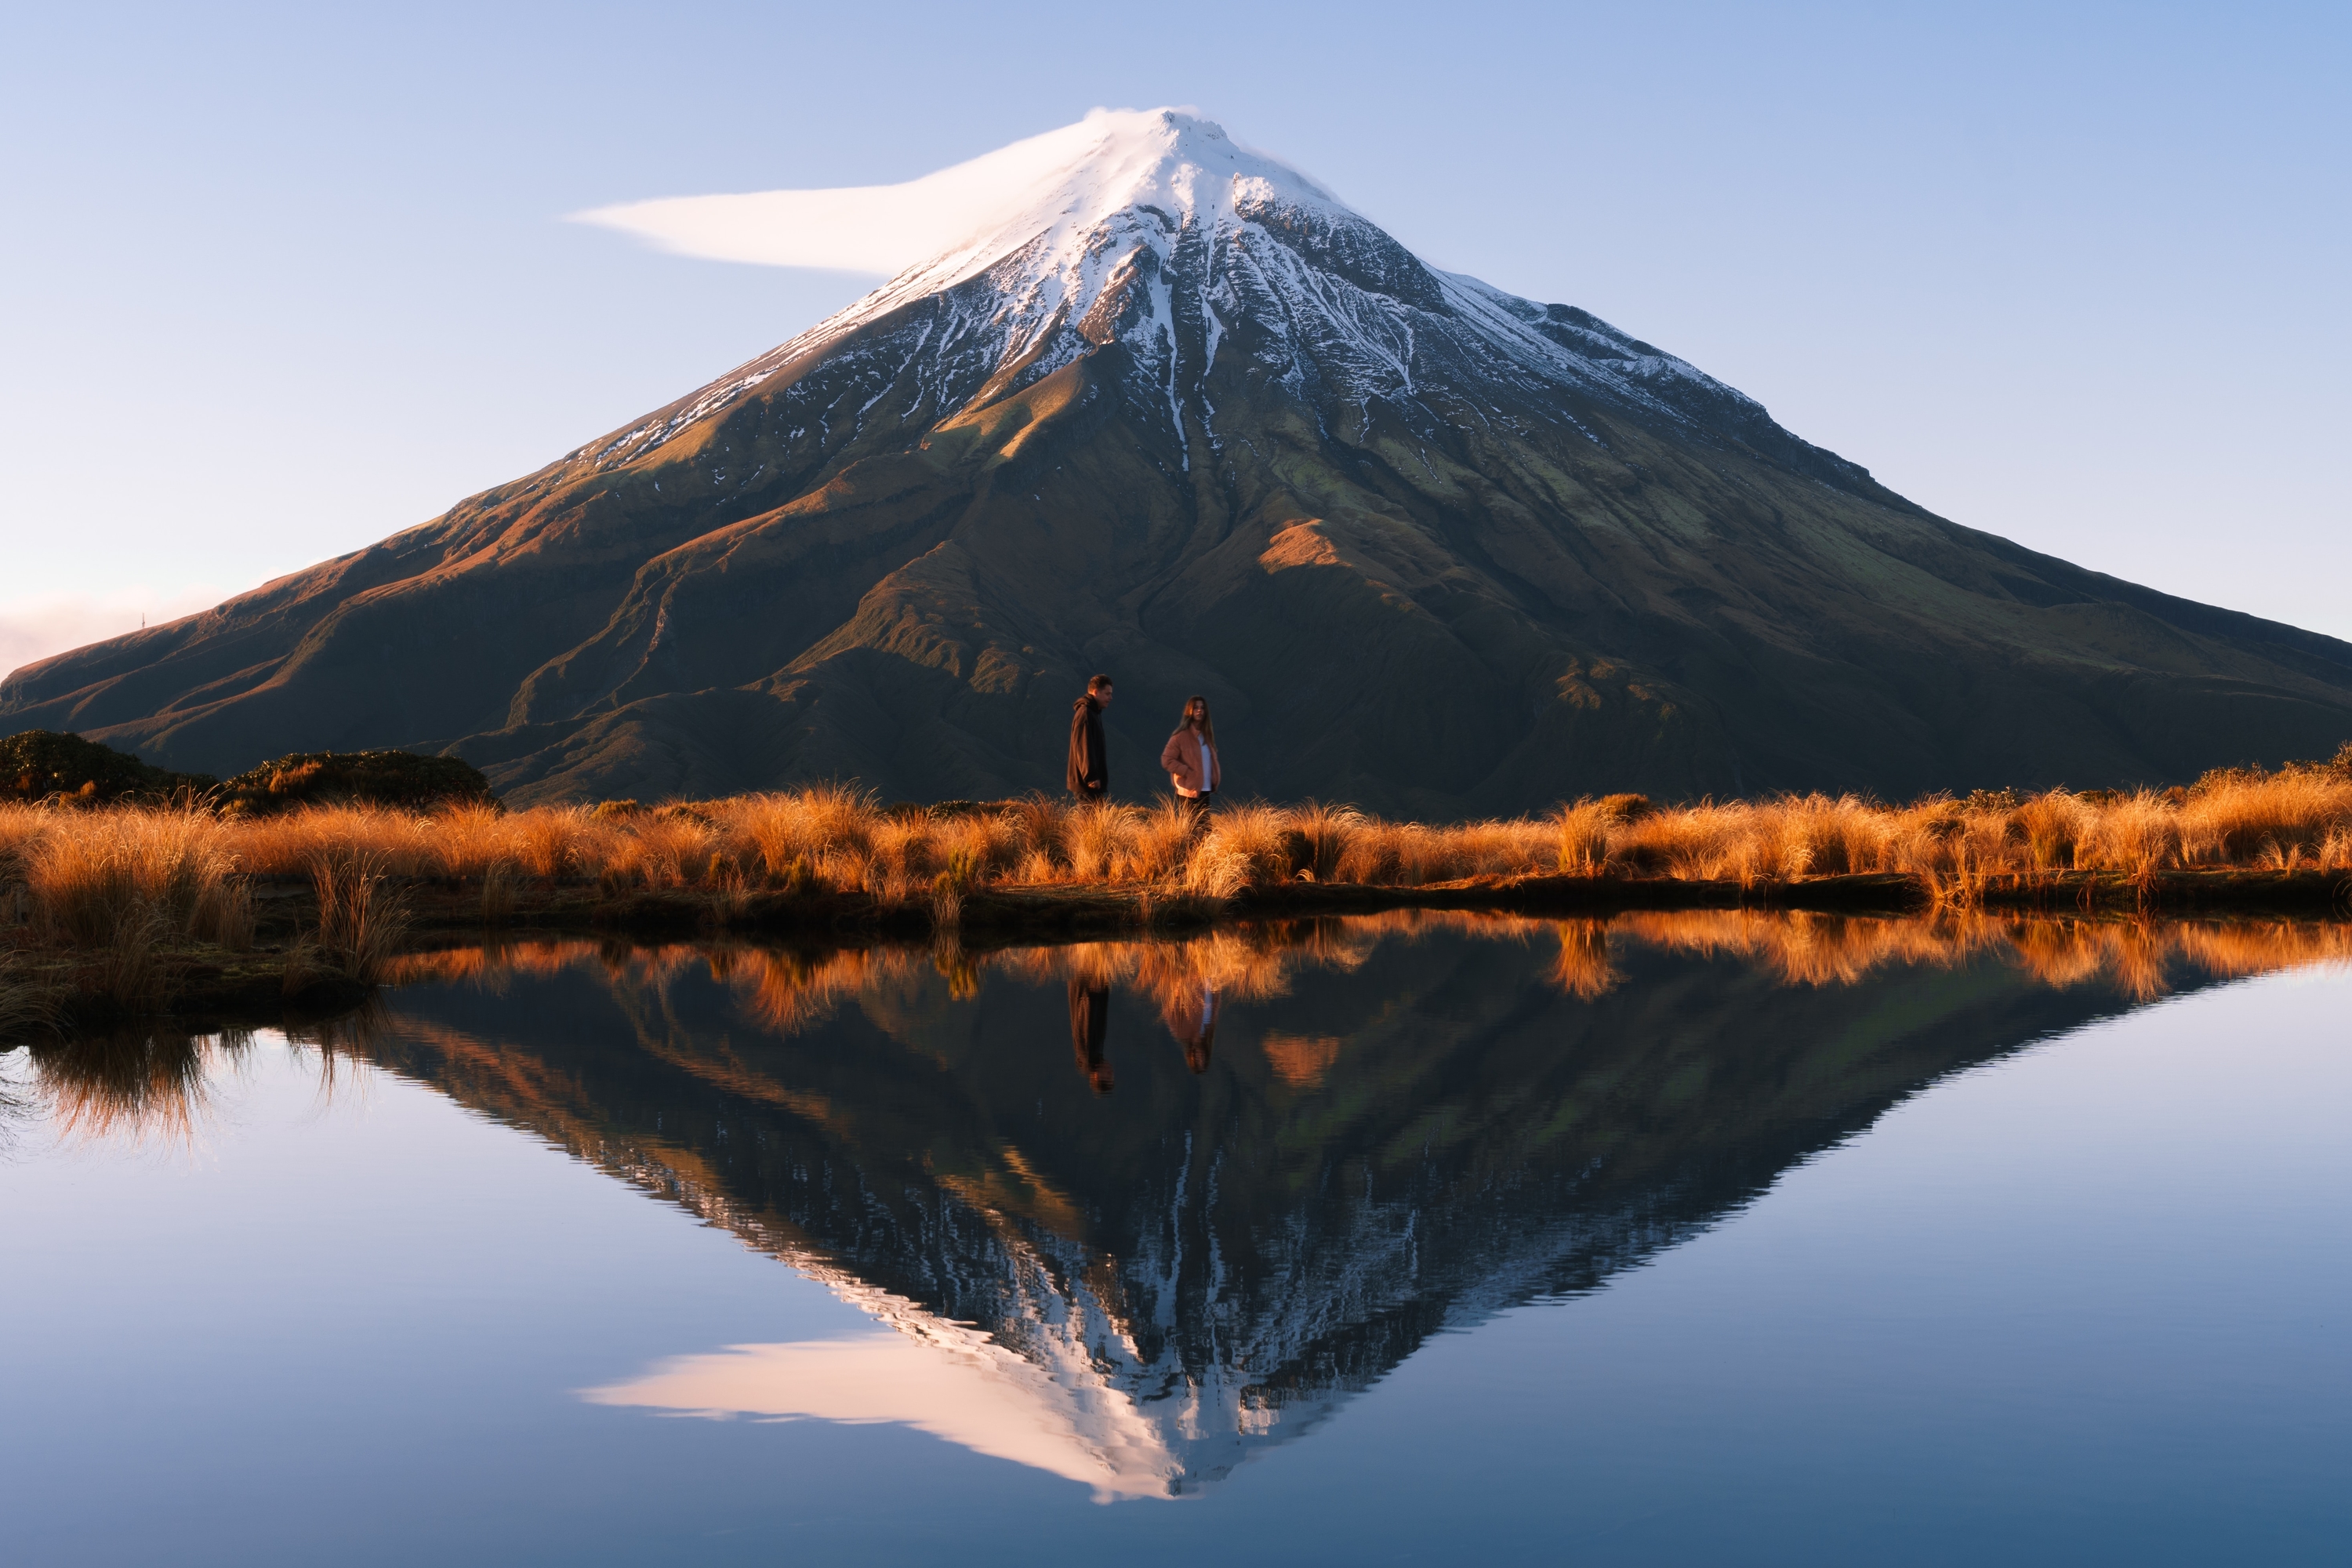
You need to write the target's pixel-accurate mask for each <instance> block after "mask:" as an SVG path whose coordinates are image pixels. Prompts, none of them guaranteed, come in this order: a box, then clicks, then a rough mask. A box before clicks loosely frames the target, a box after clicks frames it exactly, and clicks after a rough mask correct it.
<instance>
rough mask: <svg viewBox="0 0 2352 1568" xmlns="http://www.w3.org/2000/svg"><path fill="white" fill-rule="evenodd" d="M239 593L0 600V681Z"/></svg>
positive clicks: (142, 592)
mask: <svg viewBox="0 0 2352 1568" xmlns="http://www.w3.org/2000/svg"><path fill="white" fill-rule="evenodd" d="M243 591H244V590H232V589H224V588H218V587H215V586H213V585H211V584H194V585H191V586H188V587H184V588H155V587H151V586H149V585H148V584H143V583H141V584H132V585H131V586H130V587H127V588H118V589H114V590H111V591H110V592H107V593H103V594H37V595H32V596H30V597H28V598H22V599H0V675H5V674H6V673H8V672H9V671H10V670H15V669H22V668H24V667H25V666H26V665H28V664H38V663H39V662H40V661H41V660H43V659H45V658H56V657H57V656H58V654H61V653H71V652H72V651H73V650H74V649H76V648H78V647H89V645H90V644H91V643H95V642H104V641H105V640H106V639H107V638H109V637H121V635H122V634H123V633H125V632H135V631H137V630H139V629H140V628H141V627H142V626H164V625H167V624H169V623H170V622H173V621H176V620H179V619H180V618H181V617H183V616H193V615H198V614H201V613H202V612H204V611H205V610H209V609H211V608H212V607H213V606H214V605H217V604H219V603H220V602H221V601H222V600H224V599H226V598H230V597H232V596H233V595H235V594H236V593H238V592H243Z"/></svg>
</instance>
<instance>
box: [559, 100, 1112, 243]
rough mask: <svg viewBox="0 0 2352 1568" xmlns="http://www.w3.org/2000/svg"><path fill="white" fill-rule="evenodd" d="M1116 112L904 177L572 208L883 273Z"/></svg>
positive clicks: (680, 239)
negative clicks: (886, 182) (814, 188)
mask: <svg viewBox="0 0 2352 1568" xmlns="http://www.w3.org/2000/svg"><path fill="white" fill-rule="evenodd" d="M1120 118H1133V116H1132V115H1127V116H1121V115H1118V114H1115V113H1113V111H1110V110H1100V109H1097V110H1095V111H1094V112H1093V113H1091V114H1089V115H1087V117H1086V118H1085V119H1084V120H1082V121H1078V122H1077V123H1076V124H1075V125H1065V126H1063V127H1062V128H1061V129H1060V130H1058V131H1048V132H1045V134H1044V135H1042V136H1032V137H1030V138H1028V139H1027V140H1026V141H1023V142H1013V144H1012V145H1011V146H1009V147H1000V148H998V149H997V150H996V151H995V152H993V153H985V154H983V155H982V156H981V157H978V158H974V159H972V160H971V162H969V163H958V164H956V165H955V166H954V167H952V168H948V169H941V170H940V171H939V172H938V173H937V174H926V175H924V176H923V177H922V178H921V179H919V180H908V182H906V183H905V184H898V185H846V186H842V187H840V188H837V189H834V190H819V191H754V192H751V193H748V194H744V195H715V196H671V197H667V198H665V199H663V200H659V201H650V202H632V203H629V204H627V205H621V206H610V207H598V208H596V209H594V210H593V211H591V212H583V213H574V214H572V221H574V222H576V223H593V224H600V225H602V226H604V227H607V228H617V229H620V230H622V231H623V232H625V233H628V234H634V235H636V236H638V237H641V238H644V239H646V240H649V241H651V242H652V243H653V244H654V245H656V246H657V247H660V248H661V249H664V250H667V251H670V252H672V253H674V254H676V255H679V256H698V257H703V258H708V259H710V260H714V261H748V262H752V263H755V264H758V265H761V266H767V267H823V268H834V269H836V270H839V271H845V272H876V273H880V274H883V275H884V276H886V277H887V276H888V275H889V274H891V273H895V272H898V271H899V270H900V269H901V268H907V267H911V266H913V265H914V264H915V263H916V262H919V261H922V260H926V259H928V258H930V257H933V256H936V255H938V254H940V252H941V251H944V250H947V249H949V248H950V247H953V246H955V245H956V244H957V243H958V242H959V241H961V240H965V239H969V238H971V237H972V235H973V233H974V231H975V230H977V229H978V228H979V227H980V226H982V225H983V224H985V223H987V222H988V221H989V220H990V219H991V218H992V217H995V216H998V215H1000V214H1002V213H1003V211H1004V210H1005V209H1006V207H1007V206H1009V205H1014V204H1017V203H1018V202H1019V201H1020V199H1021V198H1022V197H1023V196H1024V195H1027V194H1028V193H1029V192H1030V191H1032V190H1033V189H1034V187H1036V186H1037V185H1038V184H1039V183H1040V182H1042V181H1044V180H1045V179H1047V178H1049V177H1051V176H1053V175H1054V174H1058V173H1060V172H1061V171H1063V170H1064V169H1066V168H1067V167H1068V166H1069V164H1070V163H1073V162H1074V161H1075V160H1076V159H1077V158H1079V157H1080V156H1082V155H1083V154H1084V153H1086V152H1087V149H1088V148H1089V147H1091V146H1092V145H1094V144H1095V143H1096V142H1099V141H1100V140H1101V139H1102V138H1103V136H1104V134H1105V132H1106V130H1107V128H1108V123H1109V122H1111V121H1115V120H1118V119H1120Z"/></svg>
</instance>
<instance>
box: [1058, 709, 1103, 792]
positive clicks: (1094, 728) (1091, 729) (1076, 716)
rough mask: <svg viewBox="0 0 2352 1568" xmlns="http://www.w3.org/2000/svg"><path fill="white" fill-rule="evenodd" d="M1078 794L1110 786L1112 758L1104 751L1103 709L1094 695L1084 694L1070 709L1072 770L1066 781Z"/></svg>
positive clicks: (1071, 790)
mask: <svg viewBox="0 0 2352 1568" xmlns="http://www.w3.org/2000/svg"><path fill="white" fill-rule="evenodd" d="M1063 782H1064V783H1066V784H1068V785H1069V786H1070V793H1071V794H1072V795H1104V794H1107V793H1108V791H1109V789H1110V758H1109V757H1108V756H1107V755H1105V754H1104V752H1103V732H1102V710H1101V709H1099V708H1097V707H1096V706H1095V700H1094V699H1093V698H1091V697H1081V698H1079V699H1078V705H1077V707H1076V708H1075V709H1073V710H1071V712H1070V772H1069V776H1068V778H1066V780H1064V781H1063Z"/></svg>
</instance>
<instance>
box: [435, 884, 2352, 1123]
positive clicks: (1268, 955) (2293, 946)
mask: <svg viewBox="0 0 2352 1568" xmlns="http://www.w3.org/2000/svg"><path fill="white" fill-rule="evenodd" d="M1437 932H1449V933H1456V934H1462V935H1467V936H1473V937H1477V938H1480V939H1483V940H1486V941H1502V942H1538V941H1544V942H1557V943H1558V957H1557V958H1556V959H1555V960H1554V961H1553V963H1552V964H1551V966H1550V970H1549V978H1550V980H1551V982H1552V984H1555V985H1557V986H1558V987H1559V990H1560V991H1561V992H1563V993H1564V994H1568V995H1571V996H1575V997H1577V998H1580V999H1581V1000H1586V1001H1591V1000H1593V999H1595V998H1598V997H1601V996H1603V995H1606V994H1609V993H1610V992H1612V991H1613V990H1615V989H1616V988H1617V987H1618V986H1620V985H1622V984H1623V973H1622V967H1621V961H1622V957H1623V955H1624V952H1625V950H1626V948H1627V947H1628V946H1629V945H1631V946H1639V947H1645V948H1649V949H1652V950H1654V951H1659V952H1670V953H1676V954H1681V955H1684V956H1687V957H1692V958H1698V959H1705V960H1708V961H1716V962H1722V961H1732V962H1738V963H1747V964H1748V965H1750V966H1752V967H1754V968H1756V969H1759V970H1761V971H1762V972H1764V973H1768V974H1769V975H1770V976H1771V977H1772V978H1773V979H1774V980H1776V981H1777V982H1779V983H1780V984H1784V985H1814V986H1828V985H1852V984H1858V983H1859V982H1861V981H1863V980H1864V979H1866V978H1868V977H1869V976H1870V975H1872V974H1873V973H1879V972H1881V971H1885V970H1888V969H1893V968H1921V967H1932V968H1950V967H1954V966H1957V965H1959V964H1963V963H1969V962H1973V961H1977V960H1981V959H1991V960H1996V961H1999V962H2002V963H2011V964H2014V965H2016V966H2017V967H2018V968H2020V969H2022V970H2023V971H2025V973H2028V974H2030V975H2032V977H2033V978H2034V979H2035V980H2036V981H2038V982H2040V983H2041V984H2046V985H2053V986H2069V985H2078V984H2085V983H2088V982H2094V981H2097V982H2104V983H2105V984H2112V985H2114V986H2116V987H2117V988H2118V989H2119V990H2121V991H2123V992H2124V993H2126V994H2128V995H2132V996H2135V997H2141V998H2147V997H2152V996H2157V995H2160V994H2163V993H2164V992H2166V991H2167V990H2168V989H2169V988H2170V985H2171V984H2172V983H2171V980H2170V978H2169V976H2170V975H2171V974H2172V973H2174V972H2175V971H2176V969H2178V968H2179V967H2182V966H2186V967H2187V968H2189V970H2191V971H2195V972H2201V973H2206V974H2210V975H2214V976H2218V977H2224V978H2233V977H2237V976H2241V975H2252V974H2263V973H2272V972H2273V971H2277V970H2282V969H2293V968H2299V967H2304V966H2307V965H2312V964H2339V965H2347V964H2352V925H2346V924H2342V923H2332V922H2297V921H2097V920H2088V919H2056V918H2047V917H2040V916H2034V917H2022V918H1995V917H1992V916H1988V915H1983V914H1976V913H1967V912H1960V913H1953V912H1947V913H1945V914H1943V915H1940V916H1937V917H1934V918H1913V919H1896V918H1881V917H1855V916H1844V915H1828V914H1813V913H1805V912H1795V913H1781V914H1773V913H1762V912H1759V911H1755V910H1685V911H1675V912H1645V913H1634V914H1622V915H1618V916H1616V917H1614V918H1612V919H1610V920H1605V921H1601V920H1584V921H1538V920H1533V919H1529V918H1527V917H1523V916H1516V915H1498V914H1490V913H1485V912H1479V911H1462V910H1389V911H1386V912H1384V913H1381V914H1374V915H1360V916H1349V917H1346V918H1327V919H1319V920H1307V921H1267V922H1264V923H1259V924H1252V925H1244V926H1234V927H1226V928H1221V929H1218V930H1215V931H1209V932H1207V933H1204V934H1202V935H1200V936H1196V937H1192V938H1188V939H1184V940H1176V941H1158V942H1074V943H1070V944H1068V945H1066V946H1060V947H1032V948H1013V949H1007V950H1004V951H1001V952H979V953H974V952H963V951H961V950H957V951H956V952H954V953H953V954H952V955H951V957H952V960H953V963H952V965H950V963H948V961H947V960H946V959H943V958H942V957H941V955H940V954H939V953H937V952H930V951H927V950H919V949H912V948H850V949H841V950H836V951H834V952H822V953H808V952H797V951H792V950H770V949H755V948H750V947H743V946H729V947H717V948H709V947H706V948H696V947H690V946H686V945H683V944H674V945H670V946H665V947H656V948H643V949H627V948H617V947H614V946H611V945H608V944H601V943H595V942H538V943H520V942H519V943H509V944H505V945H500V946H494V947H481V948H457V949H450V950H447V951H445V952H433V953H416V954H411V955H409V956H408V957H406V958H404V959H402V960H400V961H399V963H398V965H397V966H396V973H397V975H398V978H399V979H400V980H402V981H406V982H435V981H438V982H444V983H448V982H465V983H470V984H477V985H481V986H485V987H488V988H496V987H497V986H499V984H502V983H503V978H504V976H506V975H507V974H509V973H533V974H547V973H557V972H560V971H562V970H563V969H566V968H570V967H585V966H588V965H591V964H593V965H598V966H601V967H602V968H603V969H604V971H605V972H606V973H608V974H609V975H610V976H612V978H613V979H614V981H615V983H616V984H620V985H622V986H624V987H625V988H646V989H655V990H658V989H659V988H660V987H662V986H663V985H664V984H666V983H667V979H668V977H669V976H670V975H672V974H674V973H677V971H678V970H679V969H680V968H682V967H683V966H685V965H687V964H688V963H703V964H707V965H709V968H710V971H711V973H713V975H714V976H717V977H718V978H719V979H721V980H723V981H725V982H726V983H727V984H730V986H732V987H733V988H734V989H735V991H736V992H737V994H738V995H739V996H740V998H741V1005H742V1008H743V1011H744V1015H745V1016H746V1017H747V1018H749V1019H750V1020H751V1021H752V1022H754V1023H756V1024H758V1025H759V1026H761V1027H763V1028H766V1029H769V1030H771V1031H772V1032H774V1033H777V1034H782V1035H791V1034H795V1033H798V1032H800V1031H801V1030H803V1029H806V1028H809V1027H811V1026H814V1025H815V1024H818V1023H821V1022H823V1021H824V1019H825V1018H827V1017H829V1016H832V1014H833V1012H834V1010H835V1008H837V1007H838V1006H839V1005H841V1004H842V1003H843V1002H845V1001H847V1000H849V999H851V998H854V997H856V995H858V994H861V993H862V992H864V991H866V990H867V989H869V988H871V987H874V986H877V985H891V986H903V985H905V984H909V983H911V982H913V981H914V980H916V979H917V978H919V976H920V975H921V973H923V972H925V971H926V970H930V969H937V970H939V971H940V973H948V974H949V977H950V987H951V989H952V990H953V991H954V993H955V994H957V995H959V996H962V995H970V994H973V993H974V992H976V991H977V989H978V988H979V987H980V985H981V984H982V983H983V981H984V978H985V976H986V975H987V974H989V973H991V972H998V973H1004V974H1006V975H1008V976H1012V977H1015V978H1018V979H1020V980H1022V981H1024V982H1025V983H1028V984H1038V985H1054V986H1059V985H1062V984H1066V983H1068V982H1071V981H1076V982H1077V983H1078V984H1080V985H1081V986H1082V987H1083V988H1085V989H1087V990H1097V989H1102V988H1115V989H1118V990H1121V991H1126V992H1129V993H1132V994H1139V995H1141V996H1143V997H1145V998H1147V999H1148V1000H1150V1001H1151V1002H1153V1003H1154V1004H1156V1005H1158V1007H1159V1008H1160V1012H1161V1013H1162V1015H1163V1016H1166V1017H1167V1018H1169V1019H1170V1020H1171V1028H1172V1027H1175V1026H1176V1023H1178V1022H1181V1021H1183V1020H1188V1019H1197V1018H1198V1016H1199V1015H1200V1011H1201V1007H1202V1000H1203V998H1204V996H1205V995H1208V994H1213V995H1214V996H1215V998H1216V999H1217V1002H1218V1005H1220V1006H1222V1005H1226V1004H1230V1003H1234V1002H1259V1001H1265V1000H1269V999H1271V998H1274V997H1277V996H1282V995H1285V994H1288V992H1289V991H1290V988H1291V984H1292V982H1293V979H1294V977H1295V976H1296V975H1297V973H1300V972H1301V971H1303V970H1330V971H1338V972H1339V973H1353V972H1355V971H1358V970H1360V969H1361V968H1363V967H1364V966H1365V965H1366V964H1367V963H1369V962H1370V960H1371V958H1372V956H1373V954H1374V952H1376V951H1377V950H1378V948H1379V947H1380V945H1381V943H1382V942H1390V941H1403V942H1415V941H1419V940H1421V939H1422V938H1423V937H1424V936H1427V935H1430V934H1433V933H1437ZM950 969H951V970H952V973H950ZM1179 1032H1180V1036H1181V1030H1180V1031H1179ZM1301 1049H1302V1050H1303V1049H1304V1047H1301ZM1284 1059H1286V1060H1289V1061H1292V1062H1293V1063H1294V1064H1295V1065H1297V1071H1298V1072H1299V1073H1301V1074H1302V1075H1305V1076H1302V1077H1301V1078H1300V1079H1297V1081H1300V1082H1305V1081H1307V1078H1309V1077H1312V1072H1311V1070H1310V1068H1311V1053H1307V1054H1303V1055H1302V1054H1298V1053H1297V1052H1293V1053H1292V1054H1291V1055H1290V1056H1288V1057H1286V1058H1284ZM1277 1070H1278V1071H1279V1070H1280V1068H1279V1067H1278V1069H1277ZM1286 1081H1290V1080H1289V1079H1286Z"/></svg>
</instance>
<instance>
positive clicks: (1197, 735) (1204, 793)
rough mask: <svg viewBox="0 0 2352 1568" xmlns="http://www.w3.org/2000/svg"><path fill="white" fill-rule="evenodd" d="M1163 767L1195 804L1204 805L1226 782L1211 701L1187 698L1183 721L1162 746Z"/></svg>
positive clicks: (1183, 793)
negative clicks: (1210, 719) (1210, 712)
mask: <svg viewBox="0 0 2352 1568" xmlns="http://www.w3.org/2000/svg"><path fill="white" fill-rule="evenodd" d="M1160 768H1161V769H1162V770H1163V771H1164V772H1166V773H1167V774H1168V782H1169V783H1171V784H1174V785H1175V786H1176V793H1177V795H1180V796H1181V797H1182V798H1184V799H1185V800H1188V801H1191V802H1192V803H1193V804H1194V805H1206V804H1207V803H1208V800H1209V797H1210V796H1212V795H1215V794H1216V793H1217V786H1218V785H1219V784H1223V782H1224V768H1223V765H1222V763H1220V762H1219V761H1218V758H1217V727H1216V725H1214V724H1213V723H1212V722H1210V721H1209V700H1208V699H1207V698H1205V697H1192V698H1187V699H1186V700H1185V702H1184V718H1183V721H1181V723H1179V724H1178V725H1177V726H1176V732H1175V733H1174V734H1172V735H1171V736H1169V737H1168V743H1167V744H1166V745H1164V746H1162V747H1160Z"/></svg>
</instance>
